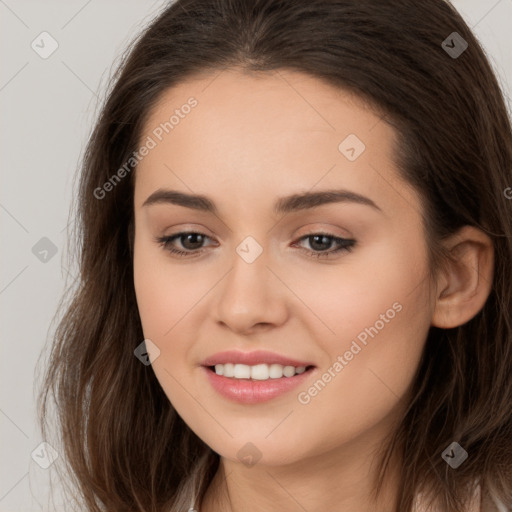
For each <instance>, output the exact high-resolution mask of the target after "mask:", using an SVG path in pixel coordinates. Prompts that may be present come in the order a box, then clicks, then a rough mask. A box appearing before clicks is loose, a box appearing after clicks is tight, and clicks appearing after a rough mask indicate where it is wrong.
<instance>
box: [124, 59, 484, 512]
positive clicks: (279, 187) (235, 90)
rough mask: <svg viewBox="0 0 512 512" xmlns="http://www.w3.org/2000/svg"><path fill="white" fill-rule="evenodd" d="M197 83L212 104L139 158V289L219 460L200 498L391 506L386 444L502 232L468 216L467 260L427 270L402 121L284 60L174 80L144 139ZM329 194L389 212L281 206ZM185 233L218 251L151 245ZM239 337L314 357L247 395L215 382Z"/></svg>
mask: <svg viewBox="0 0 512 512" xmlns="http://www.w3.org/2000/svg"><path fill="white" fill-rule="evenodd" d="M190 96H194V97H195V98H196V99H197V100H198V105H197V106H196V107H195V108H194V109H193V110H192V111H191V112H190V113H189V114H188V115H187V116H184V118H183V119H180V122H179V124H177V125H176V126H175V127H174V129H173V130H172V131H170V132H169V133H168V134H167V135H165V137H164V138H163V140H162V141H161V142H159V143H158V144H157V146H156V147H155V148H154V149H152V150H151V151H150V152H149V154H148V155H147V156H145V158H144V159H143V160H142V161H141V162H140V164H139V165H138V167H137V171H136V180H135V194H134V210H135V244H134V285H135V290H136V296H137V303H138V307H139V312H140V317H141V321H142V326H143V331H144V336H145V338H149V339H151V340H152V341H153V343H155V344H156V345H157V346H158V348H159V349H160V355H159V357H157V358H156V359H155V360H154V362H153V369H154V372H155V374H156V376H157V378H158V380H159V382H160V384H161V386H162V388H163V390H164V391H165V393H166V395H167V396H168V398H169V400H170V401H171V403H172V404H173V406H174V407H175V408H176V410H177V412H178V413H179V415H180V416H181V417H182V418H183V419H184V421H185V422H186V423H187V424H188V426H189V427H190V428H191V429H192V430H193V431H194V432H195V433H196V434H197V435H198V436H199V437H200V438H201V439H202V440H203V441H204V442H205V443H207V444H208V445H209V446H210V447H211V448H212V449H213V450H214V451H216V452H217V453H219V454H220V456H221V465H220V469H219V471H218V472H217V475H216V477H215V479H214V482H213V483H212V485H211V486H210V487H209V489H208V491H207V494H206V498H205V500H204V502H203V503H202V504H201V506H200V511H201V512H212V511H220V510H233V511H235V512H239V511H244V512H256V511H268V510H281V511H283V512H288V511H289V512H291V511H297V510H308V511H309V512H320V511H322V512H324V511H325V510H350V511H366V510H375V511H390V510H392V509H393V507H394V506H395V501H396V493H397V489H398V477H399V464H400V461H399V458H398V456H396V457H395V460H393V461H392V464H391V470H390V472H389V474H388V475H387V478H386V480H385V486H384V489H383V492H382V494H381V495H379V496H378V497H377V499H373V497H372V496H371V493H370V491H371V490H372V486H373V484H374V481H375V463H376V460H377V459H376V457H377V454H378V450H379V447H380V446H381V444H382V442H383V440H384V439H385V437H386V436H388V435H389V433H390V432H391V431H392V429H393V428H394V426H395V425H396V422H397V419H398V418H399V415H400V412H401V411H402V410H403V407H404V405H405V403H406V400H407V397H408V391H409V389H410V384H411V382H412V379H413V377H414V374H415V371H416V369H417V366H418V363H419V360H420V357H421V353H422V349H423V347H424V343H425V340H426V336H427V333H428V329H429V327H430V326H431V325H437V326H439V327H445V328H446V327H454V326H457V325H461V324H462V323H465V322H466V321H467V320H469V319H470V318H472V317H473V316H474V315H475V314H476V313H477V312H478V311H479V310H480V309H481V307H482V306H483V304H484V302H485V300H486V298H487V296H488V294H489V290H490V282H491V279H492V258H493V252H492V244H491V242H490V240H489V239H488V238H487V237H486V236H485V235H484V234H483V233H481V232H480V231H478V230H476V229H474V228H464V229H463V230H461V232H460V233H458V234H457V235H456V236H454V237H452V238H451V239H449V240H448V241H446V246H447V247H448V249H453V254H454V255H455V256H456V257H457V261H456V262H454V263H453V264H452V265H450V266H448V267H447V268H446V269H445V270H443V271H442V272H440V273H439V275H438V277H437V279H436V280H435V282H432V281H431V280H429V279H428V277H427V275H428V261H427V241H426V239H425V232H424V228H423V220H422V210H421V203H420V198H419V195H418V193H417V192H416V191H415V190H414V189H412V188H411V187H410V186H409V185H408V184H407V183H406V182H405V181H403V180H402V179H401V178H400V177H399V175H398V173H397V170H396V167H395V165H394V162H393V153H392V143H393V140H394V136H395V134H394V130H393V128H392V127H391V126H390V125H388V124H387V123H386V122H385V120H383V119H381V117H380V116H378V115H377V114H376V113H375V112H373V111H372V110H371V109H370V108H369V107H368V106H367V105H365V104H364V103H363V102H362V101H361V100H359V99H358V98H357V97H355V96H352V95H350V94H348V93H347V92H345V91H343V90H340V89H335V88H333V87H331V86H329V85H327V84H325V83H323V82H321V81H319V80H317V79H315V78H312V77H309V76H307V75H305V74H302V73H298V72H291V71H283V70H280V71H279V72H272V73H265V74H261V75H257V76H256V75H246V74H243V73H242V72H241V71H239V70H236V69H231V70H224V71H222V72H220V73H219V72H217V73H215V74H209V75H203V76H198V77H195V78H194V79H189V80H187V81H186V82H183V83H181V84H179V85H177V86H175V87H173V88H171V89H168V90H167V91H166V92H165V94H164V95H163V96H162V98H161V100H160V101H159V103H158V104H157V105H156V107H155V108H154V109H153V111H152V112H151V114H150V116H149V118H148V120H147V123H146V125H145V128H144V130H143V137H144V138H145V137H147V136H148V135H151V133H152V131H153V130H154V129H155V127H157V126H158V125H159V124H160V123H162V122H164V121H166V120H168V119H169V116H170V115H171V114H172V113H173V111H174V109H176V108H180V106H181V105H183V104H184V103H186V101H187V99H188V98H189V97H190ZM349 134H356V135H357V137H358V138H359V139H360V140H361V141H363V142H364V144H365V146H366V149H365V151H364V152H363V153H361V154H360V156H359V157H358V158H357V159H356V160H355V161H352V162H351V161H349V160H348V159H347V158H346V157H345V156H344V155H343V154H342V153H341V152H340V151H339V149H338V146H339V144H340V143H341V142H342V141H343V140H344V139H345V138H346V137H347V136H348V135H349ZM159 188H169V189H172V190H177V191H181V192H186V193H195V194H202V195H205V196H208V197H209V198H210V199H211V200H212V201H214V202H215V204H216V206H217V208H218V214H217V215H214V214H212V213H207V212H200V211H197V210H193V209H190V208H187V207H184V206H179V205H175V204H164V203H160V204H153V205H151V206H143V203H144V201H145V200H146V199H147V198H148V197H149V196H150V195H151V194H152V193H153V192H154V191H156V190H157V189H159ZM327 189H346V190H350V191H352V192H356V193H358V194H361V195H364V196H365V197H368V198H370V199H371V200H372V201H373V202H374V203H375V204H376V205H377V206H378V208H379V209H380V210H378V209H376V208H372V207H370V206H367V205H364V204H357V203H354V202H338V203H329V204H324V205H322V206H319V207H316V208H312V209H307V210H300V211H297V212H291V213H287V214H285V215H275V214H274V213H273V212H272V207H273V204H274V202H275V201H276V200H277V198H279V197H282V196H288V195H291V194H294V193H301V192H307V191H319V190H327ZM187 231H193V232H199V233H204V234H205V235H206V238H205V239H204V241H203V243H202V246H201V242H200V241H199V243H195V245H193V244H190V243H189V244H188V245H187V238H186V237H182V238H181V239H180V238H178V239H176V240H175V241H174V242H173V243H172V245H173V246H174V247H175V248H177V249H180V250H183V251H187V250H189V251H190V252H192V251H193V250H194V247H203V252H202V253H200V254H199V255H198V256H192V257H184V258H180V257H179V256H175V255H172V254H170V253H169V252H168V251H166V249H165V248H164V247H163V246H161V245H159V244H158V242H156V241H155V240H154V238H155V237H160V236H164V235H169V236H170V235H173V234H176V233H179V232H187ZM324 231H325V232H327V233H330V234H332V235H333V236H334V237H343V238H349V239H355V240H356V245H355V246H354V248H353V249H352V250H351V251H350V252H341V253H337V254H333V255H331V256H330V257H328V258H318V259H317V258H313V257H310V256H309V255H308V254H307V251H308V250H309V251H311V252H316V253H320V252H328V251H330V250H333V249H335V248H337V244H336V242H335V241H332V242H330V240H332V239H328V240H327V242H325V243H324V245H323V246H319V245H318V244H317V245H315V244H314V240H311V238H309V239H308V238H307V237H306V235H313V234H315V233H318V232H324ZM247 236H251V237H253V238H254V239H255V240H256V241H257V243H258V244H259V246H261V248H262V249H263V252H262V253H261V254H260V256H259V257H258V258H256V260H255V261H254V262H252V263H247V262H246V261H245V260H244V259H243V258H242V257H240V256H239V254H238V253H237V252H236V248H237V246H238V245H239V244H240V243H241V242H242V241H243V240H244V239H245V238H246V237H247ZM300 247H302V249H301V248H300ZM322 247H323V248H322ZM196 251H197V249H196ZM394 303H399V304H400V305H401V306H402V309H401V311H400V312H397V313H396V315H395V316H394V318H393V319H391V320H389V321H388V322H386V323H385V326H384V328H382V329H381V330H380V331H379V332H378V334H377V335H376V336H375V337H374V338H369V340H368V343H367V345H366V346H364V347H363V349H362V350H361V351H360V352H359V353H358V354H357V355H356V356H354V358H353V359H352V360H351V361H349V362H348V364H347V365H346V366H345V367H344V368H343V370H342V371H341V372H339V373H338V374H337V375H336V377H335V378H333V379H332V380H331V381H330V382H329V383H328V384H327V385H326V386H325V387H324V388H323V389H322V390H321V392H319V393H318V394H317V395H316V396H315V397H314V398H312V399H311V401H310V402H309V403H308V404H302V403H299V401H298V399H297V394H298V392H300V391H304V390H307V389H308V387H310V386H311V385H313V383H314V382H315V381H316V380H317V379H318V378H319V376H321V375H322V374H323V373H324V372H325V371H326V370H327V369H328V368H329V367H332V365H333V363H334V362H335V361H336V359H337V356H338V355H340V354H341V355H342V354H344V353H345V352H346V351H347V350H348V349H349V348H350V346H351V343H352V341H353V340H354V339H355V338H356V337H357V335H358V334H359V333H361V332H362V331H364V329H365V328H368V327H370V326H374V325H375V323H376V321H377V320H379V318H382V317H381V316H380V315H382V314H384V313H385V312H386V311H387V310H389V308H391V307H392V305H393V304H394ZM229 349H238V350H241V351H252V350H255V349H264V350H270V351H273V352H277V353H279V354H283V355H286V356H291V357H294V358H297V359H301V360H306V361H311V362H312V363H313V364H314V365H315V366H316V367H317V368H316V370H315V374H314V375H311V376H310V377H309V381H308V384H307V385H305V386H301V387H300V389H297V390H293V391H291V392H289V393H286V394H284V395H281V396H279V397H277V398H274V399H272V400H271V401H269V402H264V403H261V404H253V405H242V404H238V403H234V402H231V401H229V400H227V399H225V398H223V397H222V396H220V395H219V394H217V392H216V391H215V390H214V389H213V388H212V387H211V386H210V384H209V382H208V380H207V379H206V377H205V375H204V374H203V369H202V368H201V362H202V361H203V360H204V359H205V358H206V357H208V356H211V355H213V354H215V353H217V352H220V351H224V350H229ZM247 442H251V443H252V444H253V445H255V446H256V447H257V449H258V450H259V452H261V458H260V459H259V461H258V463H257V464H255V465H253V466H250V467H249V466H246V465H245V464H244V463H243V462H242V461H241V460H239V458H238V456H237V453H238V451H239V450H240V449H241V448H242V447H243V446H244V445H245V444H246V443H247ZM334 475H336V478H333V476H334ZM226 476H227V478H226ZM224 485H227V489H226V488H225V487H224ZM225 490H227V492H225ZM228 495H229V501H230V503H229V502H228V500H227V496H228ZM301 507H302V508H301Z"/></svg>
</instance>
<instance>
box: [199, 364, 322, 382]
mask: <svg viewBox="0 0 512 512" xmlns="http://www.w3.org/2000/svg"><path fill="white" fill-rule="evenodd" d="M205 368H207V369H208V370H209V371H210V372H212V373H215V374H216V375H218V376H221V377H225V378H228V379H232V380H245V381H268V380H274V379H282V378H286V379H289V378H292V377H295V376H297V375H302V374H304V373H308V372H310V371H311V370H313V369H314V368H315V366H314V365H307V366H291V365H281V364H265V363H261V364H256V365H246V364H238V363H224V364H216V365H212V366H206V367H205Z"/></svg>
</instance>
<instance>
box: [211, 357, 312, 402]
mask: <svg viewBox="0 0 512 512" xmlns="http://www.w3.org/2000/svg"><path fill="white" fill-rule="evenodd" d="M315 369H316V368H314V367H312V368H310V369H309V370H307V371H305V372H303V373H301V374H296V375H294V376H293V377H281V378H280V379H268V380H251V379H232V378H229V377H223V376H222V375H217V374H216V373H215V372H214V371H212V370H210V369H209V368H207V367H206V366H203V370H204V371H205V372H206V376H207V377H208V379H209V381H210V384H211V385H212V386H213V388H214V389H215V390H216V391H217V392H218V393H220V394H221V395H222V396H224V397H225V398H228V399H230V400H233V401H235V402H238V403H241V404H258V403H261V402H266V401H268V400H272V399H273V398H276V397H277V396H280V395H283V394H284V393H286V392H288V391H291V390H292V389H294V388H296V387H297V386H299V385H300V384H303V383H304V382H305V380H306V379H308V378H309V376H310V375H311V374H312V373H313V372H314V371H315Z"/></svg>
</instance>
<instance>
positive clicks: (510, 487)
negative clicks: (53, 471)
mask: <svg viewBox="0 0 512 512" xmlns="http://www.w3.org/2000/svg"><path fill="white" fill-rule="evenodd" d="M511 184H512V130H511V125H510V119H509V118H508V115H507V110H506V107H505V103H504V99H503V95H502V92H501V91H500V89H499V86H498V84H497V81H496V78H495V76H494V74H493V72H492V69H491V67H490V65H489V63H488V61H487V59H486V57H485V55H484V52H483V50H482V48H481V47H480V45H479V43H478V41H477V40H476V39H475V37H474V35H473V34H472V33H471V31H470V29H469V28H468V27H467V25H466V24H465V23H464V21H463V20H462V18H461V17H460V15H459V14H458V13H457V12H456V11H455V10H454V9H453V7H452V6H451V5H450V4H448V3H447V2H445V1H443V0H428V1H425V2H421V3H417V2H412V1H405V0H392V1H388V2H381V1H378V0H368V1H366V2H360V1H357V0H332V1H327V0H326V1H320V0H319V1H311V0H297V1H293V2H284V1H280V0H255V1H250V2H236V1H234V0H217V1H209V0H201V1H199V0H179V1H177V2H175V3H172V4H170V5H169V7H167V8H166V9H165V10H164V11H163V12H162V13H161V14H160V15H159V16H158V18H157V19H156V20H155V21H154V22H153V23H152V24H151V26H150V27H148V28H147V29H146V30H145V31H144V32H143V33H142V34H141V36H140V37H139V38H138V40H137V41H136V43H135V44H134V45H133V47H132V48H131V49H130V52H129V54H128V55H127V56H126V58H125V60H124V62H123V64H122V66H121V69H120V72H119V73H118V74H117V75H116V77H115V81H114V83H113V86H112V88H111V90H110V91H109V93H108V98H107V100H106V103H105V105H104V107H103V110H102V113H101V116H100V118H99V120H98V122H97V125H96V127H95V129H94V132H93V134H92V137H91V139H90V141H89V144H88V148H87V152H86V155H85V158H84V163H83V170H82V174H81V182H80V190H79V205H78V212H79V216H78V218H79V224H78V227H79V233H78V242H79V244H78V246H79V251H80V252H79V258H80V268H81V284H80V287H79V288H78V290H76V292H74V296H73V300H72V302H71V304H70V305H69V307H68V309H67V311H66V315H65V316H64V318H63V319H62V321H61V323H60V325H59V328H58V330H57V333H56V337H55V343H54V346H53V351H52V359H51V364H50V366H49V367H48V373H47V375H46V381H45V386H44V389H43V390H42V392H41V397H40V400H41V411H40V414H41V420H42V428H43V435H44V436H46V435H47V432H48V429H47V427H46V425H45V423H46V421H47V399H48V396H49V395H50V394H53V395H54V396H55V398H56V403H57V407H58V412H59V418H60V421H61V424H60V426H61V429H60V433H61V436H62V440H63V450H64V452H65V457H64V459H65V460H66V462H67V463H68V470H70V473H71V474H72V475H73V477H74V480H75V482H74V483H76V485H77V487H78V489H79V490H80V499H81V503H82V509H86V510H89V511H99V510H108V511H114V510H116V511H117V510H119V511H121V510H130V511H133V510H140V511H149V510H154V511H170V510H172V511H182V510H188V508H189V507H190V508H191V509H195V510H199V511H200V512H213V511H224V510H231V511H234V512H238V511H242V510H243V511H244V512H251V511H261V510H265V511H267V510H280V511H288V510H289V511H291V510H308V511H316V510H354V511H363V510H365V511H366V510H377V511H396V512H403V511H412V510H414V511H423V510H425V511H426V510H432V511H434V510H435V511H450V512H451V511H457V512H458V511H468V510H472V511H473V510H482V511H491V510H492V511H494V510H499V511H501V510H507V508H506V507H509V508H510V507H511V505H512V443H511V442H510V439H511V435H512V377H511V375H512V371H511V370H512V322H511V309H512V308H511V290H512V270H511V269H512V220H511V219H512V216H511V210H510V209H511V206H512V203H511V202H510V200H509V197H510V194H508V193H507V191H508V190H510V188H509V187H510V186H511ZM195 244H197V245H195ZM325 244H326V245H325Z"/></svg>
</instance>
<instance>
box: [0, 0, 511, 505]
mask: <svg viewBox="0 0 512 512" xmlns="http://www.w3.org/2000/svg"><path fill="white" fill-rule="evenodd" d="M240 1H244V0H240ZM166 3H167V2H166V1H163V0H157V1H154V2H150V1H149V0H122V1H121V0H102V1H100V0H89V1H87V0H67V1H64V0H61V1H55V0H53V1H50V0H46V1H41V0H32V1H28V0H0V38H1V43H2V44H1V49H0V51H1V57H2V61H1V62H2V64H1V67H0V108H1V117H0V141H1V146H0V148H1V150H0V161H1V165H2V167H1V187H0V229H1V236H2V244H1V252H0V258H1V260H0V261H1V266H0V268H1V275H0V312H1V320H2V324H1V325H2V329H1V335H2V338H1V350H2V357H1V358H0V365H1V366H0V372H1V373H0V375H1V388H0V446H1V452H0V512H15V511H23V512H29V511H30V512H31V511H40V510H45V511H46V510H49V507H48V478H49V476H50V474H51V473H52V467H51V466H50V468H49V469H46V470H45V469H42V468H41V467H39V466H38V465H37V464H36V463H35V462H34V461H33V460H32V458H31V453H32V452H33V451H34V449H36V447H38V445H39V444H40V443H41V442H42V441H43V440H42V439H41V436H40V433H39V430H38V427H37V424H36V420H35V412H36V411H35V401H34V398H35V396H34V393H33V386H34V379H35V376H34V370H35V364H36V361H37V358H38V356H39V354H40V351H41V350H42V348H43V345H44V343H45V341H46V339H47V337H48V335H49V329H50V321H51V320H52V318H53V316H54V314H55V312H56V308H57V302H58V300H59V298H60V295H61V293H62V291H63V289H64V284H65V279H67V281H68V282H72V281H73V278H74V276H76V275H77V273H76V269H73V268H68V262H67V260H66V226H67V224H68V222H70V221H71V222H72V220H73V217H72V216H69V215H70V204H71V196H72V192H73V187H74V179H76V178H75V173H76V169H77V164H78V161H79V158H80V157H81V155H82V152H83V149H84V145H85V142H86V140H87V137H88V134H89V132H90V129H91V127H92V124H93V122H94V119H95V115H96V114H97V101H98V97H102V91H103V88H104V86H105V85H106V81H107V79H108V77H109V74H110V70H111V67H112V65H113V63H115V60H116V58H117V57H119V55H120V54H121V52H122V51H123V49H124V48H125V47H126V45H127V44H128V42H129V41H130V40H132V38H133V37H134V36H135V35H136V33H138V32H139V30H140V29H141V28H142V27H143V26H144V25H145V24H146V23H147V22H149V20H151V19H152V18H153V17H154V16H155V15H156V14H157V12H159V11H160V10H161V9H162V7H163V6H164V4H166ZM453 4H454V5H455V7H456V8H457V9H458V10H459V12H460V13H461V14H462V15H463V17H464V18H465V19H466V21H467V22H468V24H469V25H470V26H471V27H472V28H473V29H474V31H475V33H476V35H477V37H478V38H479V39H480V41H481V42H482V43H483V46H484V48H485V50H486V52H487V54H488V55H489V56H490V59H491V63H492V65H493V66H494V69H495V71H496V73H497V74H498V77H499V80H500V82H501V84H502V88H503V90H504V91H505V94H506V95H507V97H509V98H510V96H511V90H512V34H511V28H512V0H500V1H498V0H455V1H454V2H453ZM43 31H47V32H49V33H50V34H51V35H52V37H53V38H55V40H57V42H58V44H59V47H58V49H57V50H56V51H55V53H53V54H52V55H51V56H50V57H49V58H47V59H42V58H41V57H40V56H39V55H38V54H36V52H35V51H34V50H33V49H32V48H31V43H32V41H33V40H34V39H35V38H36V37H37V36H38V35H39V34H40V33H41V32H43ZM447 36H448V34H447ZM440 43H441V42H440ZM508 106H509V109H510V111H511V112H512V108H511V101H510V100H509V101H508ZM510 186H512V183H511V184H510ZM42 237H47V238H49V239H50V240H51V241H52V242H53V244H55V246H56V247H57V253H56V255H55V256H54V257H52V258H50V259H49V260H48V261H47V262H46V263H43V262H42V261H40V260H39V259H38V258H37V257H36V256H35V255H34V254H33V252H32V247H33V246H34V245H35V244H36V243H37V242H38V241H39V240H40V239H41V238H42ZM53 478H55V477H53ZM66 508H67V507H62V508H59V510H65V509H66Z"/></svg>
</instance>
